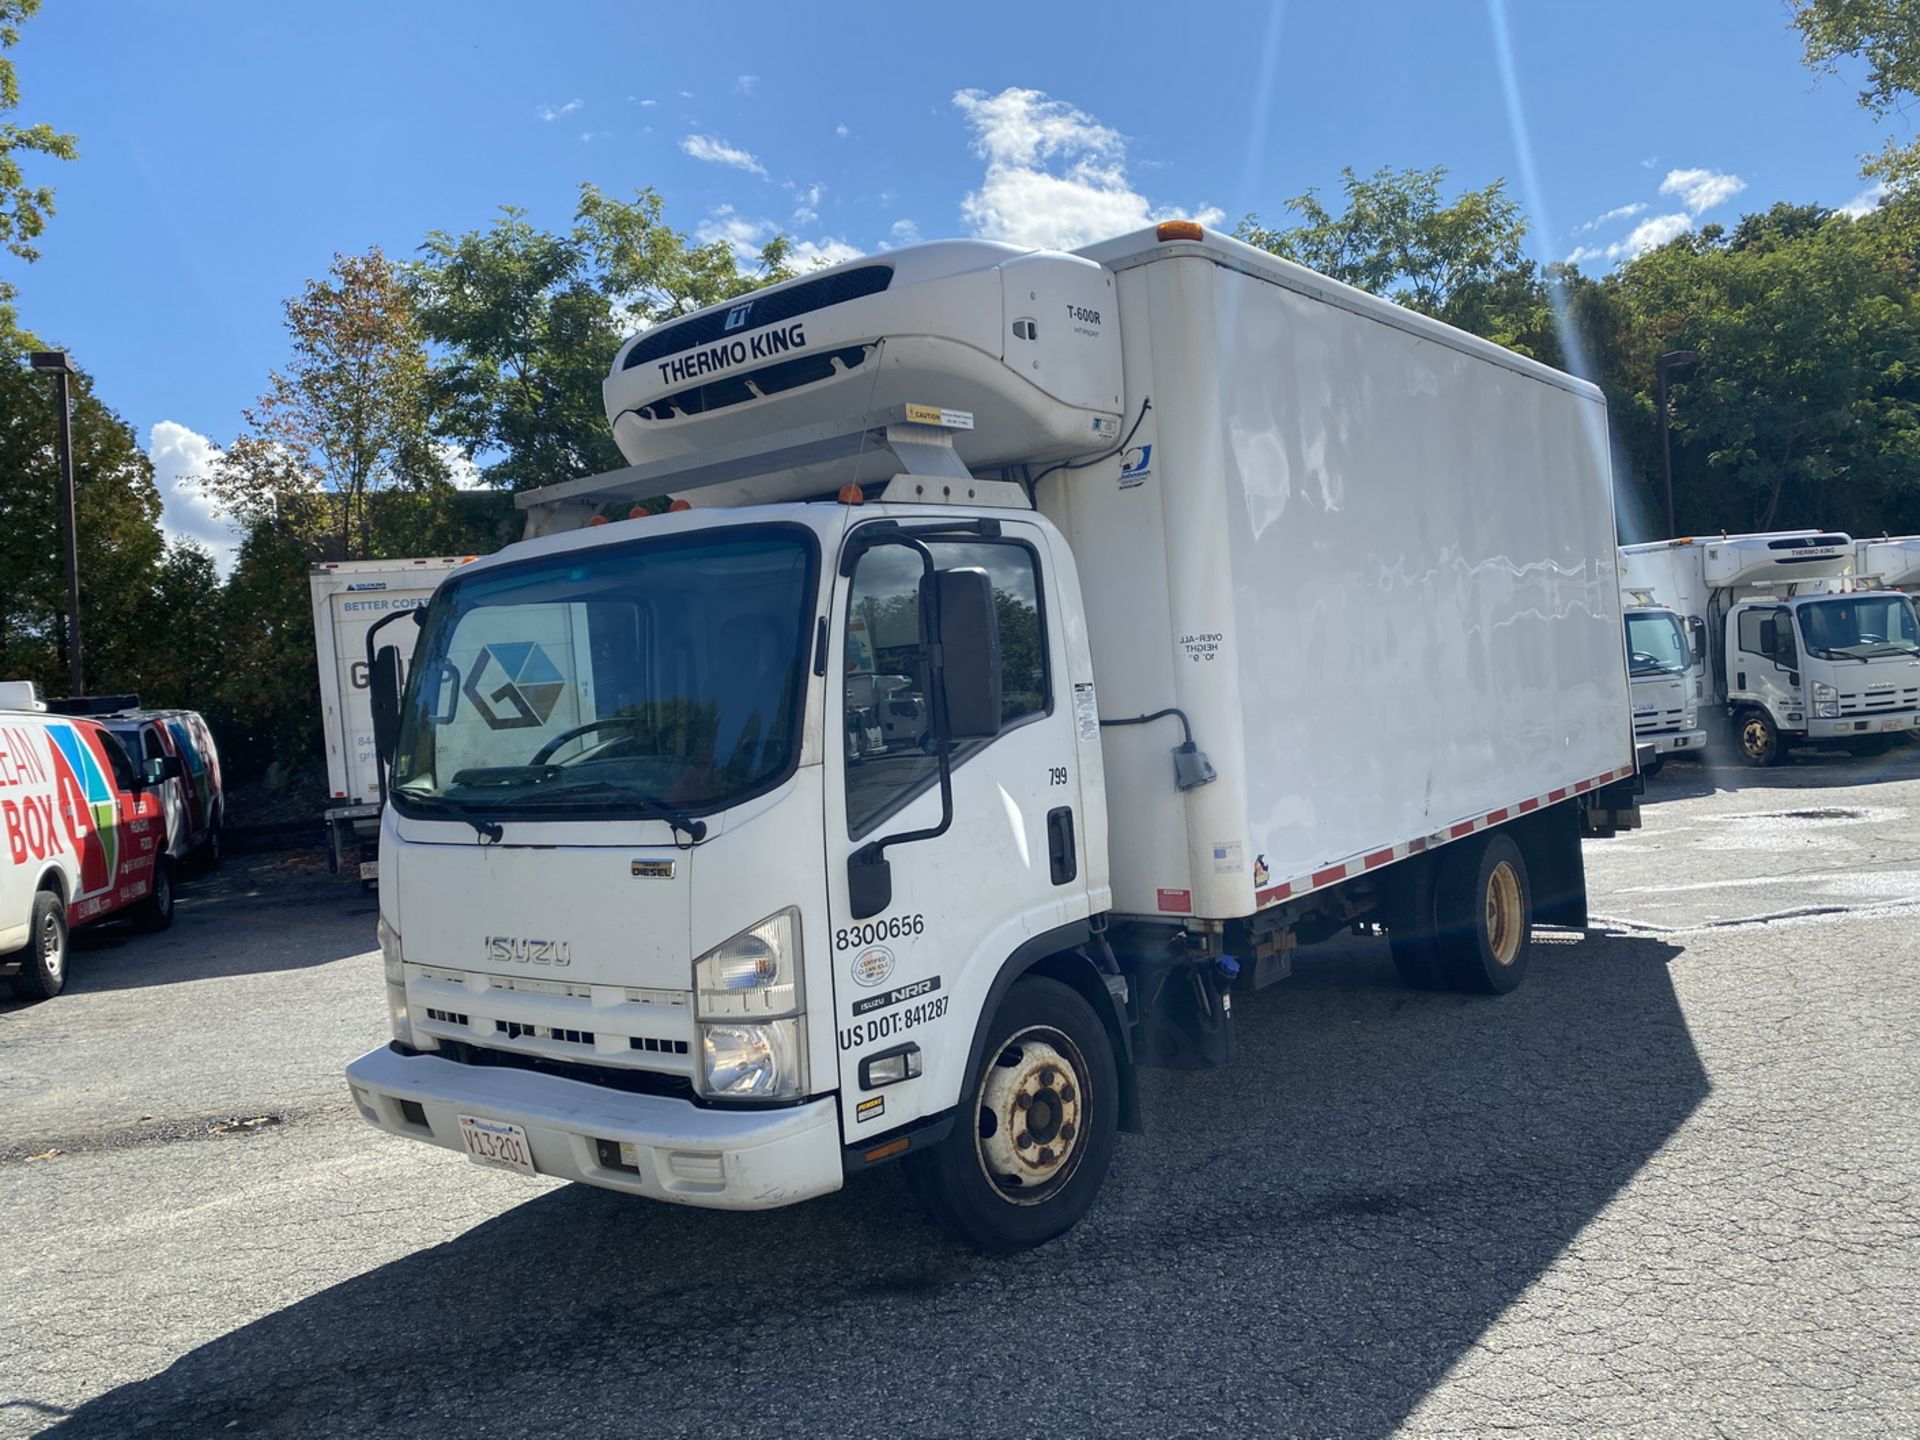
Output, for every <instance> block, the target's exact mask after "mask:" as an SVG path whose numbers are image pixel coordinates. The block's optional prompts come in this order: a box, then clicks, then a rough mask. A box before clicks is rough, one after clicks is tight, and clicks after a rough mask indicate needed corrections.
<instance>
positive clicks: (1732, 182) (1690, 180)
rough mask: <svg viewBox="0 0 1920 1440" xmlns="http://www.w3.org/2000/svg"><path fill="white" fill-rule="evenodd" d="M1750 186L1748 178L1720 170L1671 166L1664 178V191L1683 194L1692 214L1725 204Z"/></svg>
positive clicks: (1662, 183) (1662, 188)
mask: <svg viewBox="0 0 1920 1440" xmlns="http://www.w3.org/2000/svg"><path fill="white" fill-rule="evenodd" d="M1746 188H1747V182H1746V181H1744V180H1742V179H1741V178H1740V177H1739V176H1738V175H1722V174H1721V173H1720V172H1719V171H1717V170H1669V171H1668V172H1667V178H1666V179H1664V180H1662V181H1661V182H1660V193H1661V194H1662V195H1677V196H1679V197H1680V203H1681V204H1682V205H1684V206H1686V207H1687V213H1689V214H1691V215H1700V214H1704V213H1705V212H1706V211H1708V210H1711V209H1713V208H1714V206H1716V205H1724V204H1726V203H1727V201H1729V200H1731V199H1732V198H1733V197H1734V196H1736V195H1738V194H1739V193H1740V192H1741V191H1742V190H1744V189H1746ZM1668 238H1669V239H1671V238H1672V237H1671V236H1669V237H1668Z"/></svg>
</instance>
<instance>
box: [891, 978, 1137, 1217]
mask: <svg viewBox="0 0 1920 1440" xmlns="http://www.w3.org/2000/svg"><path fill="white" fill-rule="evenodd" d="M1119 1100H1120V1077H1119V1069H1118V1066H1117V1065H1116V1063H1115V1061H1114V1054H1113V1042H1112V1041H1111V1039H1110V1038H1109V1037H1108V1034H1107V1028H1106V1026H1104V1025H1102V1024H1101V1023H1100V1017H1099V1016H1098V1015H1096V1014H1094V1012H1093V1007H1092V1006H1091V1005H1089V1004H1087V1002H1086V1001H1085V1000H1084V999H1082V998H1081V997H1080V995H1079V994H1078V992H1076V991H1074V990H1072V989H1071V988H1069V987H1068V986H1066V985H1062V984H1061V983H1060V982H1059V981H1057V980H1048V979H1044V978H1042V977H1040V976H1029V977H1027V978H1025V979H1022V980H1019V981H1017V982H1016V983H1015V984H1014V986H1013V988H1012V989H1010V990H1009V991H1008V992H1007V996H1006V999H1005V1000H1003V1001H1002V1002H1001V1003H1000V1008H999V1010H998V1011H997V1012H995V1014H994V1017H993V1019H992V1021H991V1022H990V1024H989V1028H988V1031H987V1045H986V1049H985V1051H984V1052H983V1058H982V1060H981V1062H980V1073H978V1074H977V1075H974V1076H971V1077H970V1078H969V1080H968V1085H967V1089H966V1091H965V1093H964V1097H963V1099H962V1101H961V1105H960V1114H959V1117H958V1118H957V1119H956V1121H955V1123H954V1127H953V1133H952V1134H951V1135H949V1136H948V1137H947V1138H946V1139H945V1140H944V1141H942V1142H941V1143H940V1144H939V1145H937V1146H935V1147H933V1148H932V1149H929V1150H926V1151H923V1152H921V1153H919V1154H916V1155H910V1156H908V1157H907V1160H906V1164H907V1167H908V1178H909V1181H910V1182H911V1184H912V1185H913V1188H914V1190H915V1192H916V1193H917V1194H918V1195H919V1196H920V1199H921V1202H922V1203H923V1204H924V1205H925V1206H926V1207H927V1209H928V1211H929V1212H930V1213H931V1214H932V1216H933V1217H934V1219H936V1220H938V1221H939V1222H940V1223H942V1224H943V1225H945V1226H946V1227H947V1228H948V1229H949V1230H951V1231H952V1232H953V1233H954V1234H955V1235H957V1236H959V1237H960V1238H961V1239H962V1240H965V1241H966V1242H967V1243H968V1244H970V1245H973V1246H974V1247H976V1248H977V1249H980V1250H984V1251H986V1252H987V1253H989V1254H993V1255H1012V1254H1015V1253H1017V1252H1019V1251H1021V1250H1028V1249H1031V1248H1032V1247H1034V1246H1035V1245H1041V1244H1045V1243H1046V1242H1047V1241H1049V1240H1051V1239H1053V1238H1054V1237H1055V1236H1056V1235H1060V1234H1063V1233H1065V1232H1066V1231H1067V1230H1069V1229H1070V1228H1072V1226H1073V1225H1074V1224H1075V1222H1077V1221H1078V1220H1079V1219H1080V1217H1081V1216H1082V1215H1084V1214H1086V1213H1087V1211H1088V1210H1089V1209H1090V1208H1091V1207H1092V1205H1093V1200H1094V1196H1095V1195H1097V1194H1098V1193H1099V1190H1100V1182H1101V1181H1102V1180H1104V1179H1105V1178H1106V1174H1107V1166H1108V1165H1109V1163H1111V1161H1112V1159H1113V1147H1114V1141H1115V1136H1116V1134H1117V1131H1118V1122H1119V1114H1120V1111H1119Z"/></svg>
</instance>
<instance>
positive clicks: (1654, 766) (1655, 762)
mask: <svg viewBox="0 0 1920 1440" xmlns="http://www.w3.org/2000/svg"><path fill="white" fill-rule="evenodd" d="M1666 765H1667V757H1666V756H1664V755H1656V756H1654V757H1653V759H1651V760H1649V761H1648V762H1647V763H1646V764H1644V765H1642V766H1641V767H1640V775H1641V778H1642V779H1646V780H1651V779H1653V777H1654V776H1656V775H1658V774H1659V773H1660V772H1661V771H1662V770H1664V769H1665V768H1666Z"/></svg>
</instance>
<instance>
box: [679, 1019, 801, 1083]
mask: <svg viewBox="0 0 1920 1440" xmlns="http://www.w3.org/2000/svg"><path fill="white" fill-rule="evenodd" d="M804 1048H805V1042H804V1040H803V1039H802V1036H801V1031H800V1020H799V1017H798V1016H795V1017H793V1018H791V1019H786V1020H771V1021H767V1022H766V1023H764V1024H759V1025H741V1024H736V1023H733V1022H727V1023H723V1024H716V1025H702V1026H701V1027H700V1055H701V1065H700V1073H701V1079H702V1082H703V1083H702V1085H701V1087H700V1088H701V1090H702V1091H703V1092H704V1093H705V1094H708V1095H725V1096H729V1097H736V1098H740V1099H754V1100H783V1099H788V1098H790V1097H792V1096H795V1095H798V1094H800V1093H801V1090H802V1088H803V1080H802V1072H803V1071H804V1070H805V1068H806V1067H805V1065H804V1064H803V1063H802V1061H803V1059H804V1055H803V1051H804Z"/></svg>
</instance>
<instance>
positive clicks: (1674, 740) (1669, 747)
mask: <svg viewBox="0 0 1920 1440" xmlns="http://www.w3.org/2000/svg"><path fill="white" fill-rule="evenodd" d="M1633 743H1634V744H1635V745H1636V746H1643V745H1651V746H1652V747H1653V750H1654V753H1655V754H1656V755H1689V754H1693V753H1694V752H1696V751H1700V750H1704V749H1706V748H1707V732H1706V731H1704V730H1655V731H1652V732H1650V733H1647V734H1635V736H1634V737H1633Z"/></svg>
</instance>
